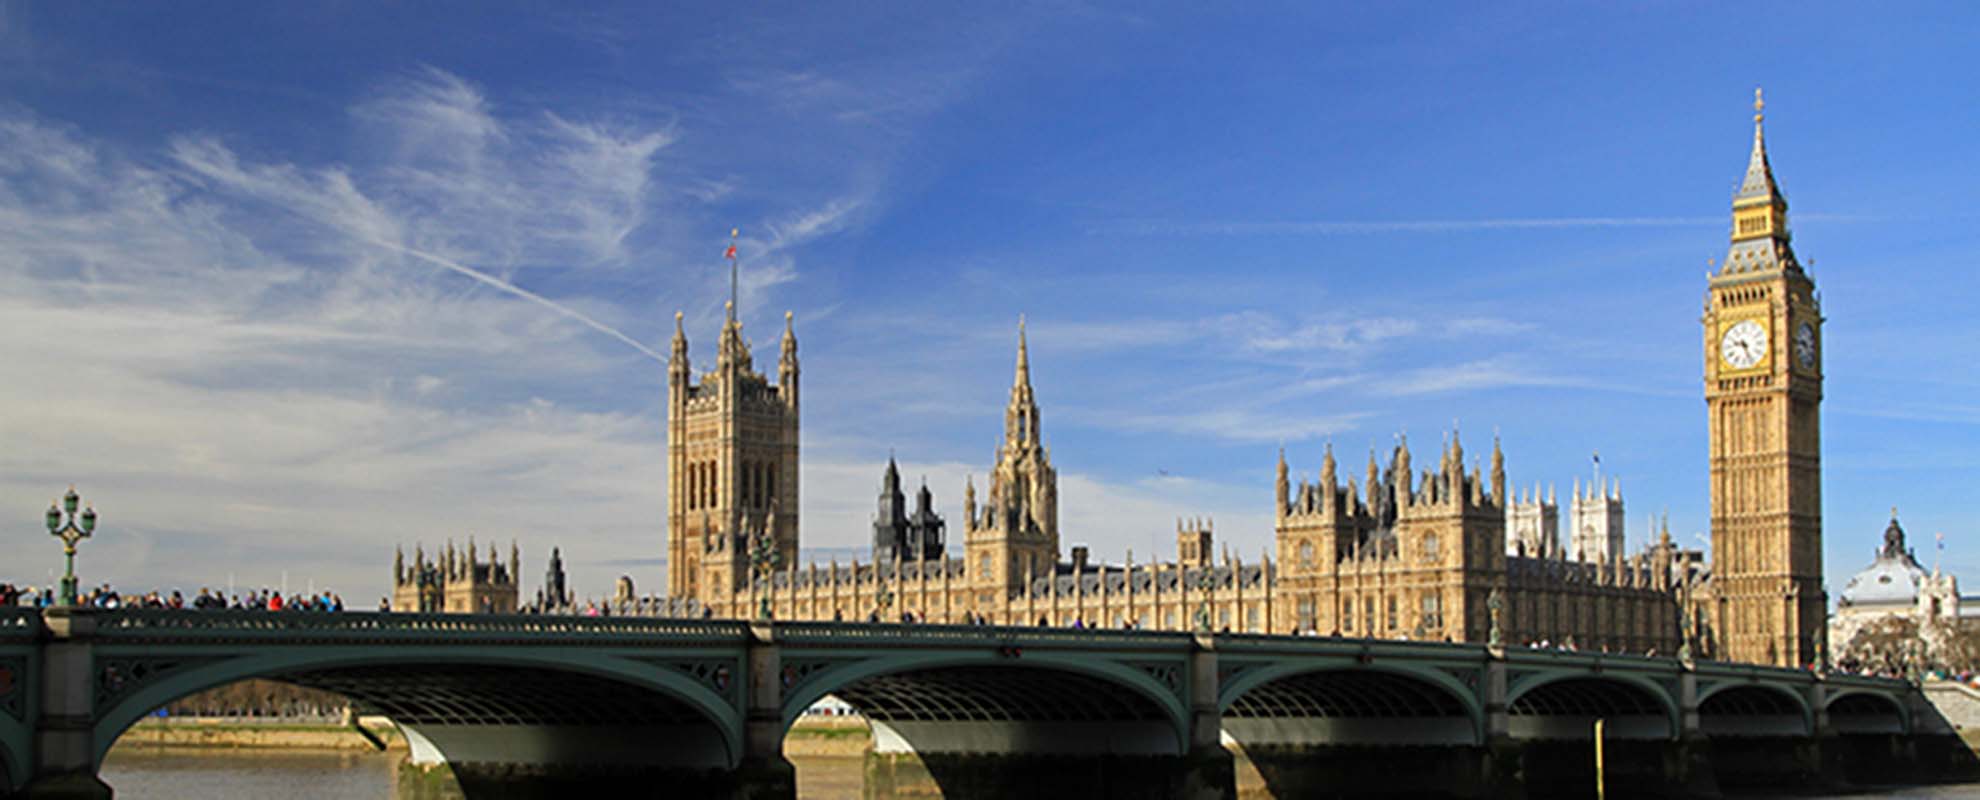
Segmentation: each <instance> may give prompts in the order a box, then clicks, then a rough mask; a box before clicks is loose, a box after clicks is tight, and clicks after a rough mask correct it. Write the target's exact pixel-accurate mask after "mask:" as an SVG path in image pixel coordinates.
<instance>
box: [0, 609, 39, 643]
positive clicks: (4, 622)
mask: <svg viewBox="0 0 1980 800" xmlns="http://www.w3.org/2000/svg"><path fill="white" fill-rule="evenodd" d="M40 630H41V609H38V608H22V607H20V606H11V607H0V639H32V638H34V636H35V634H36V633H38V632H40Z"/></svg>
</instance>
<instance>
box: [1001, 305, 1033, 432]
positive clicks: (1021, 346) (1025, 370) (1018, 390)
mask: <svg viewBox="0 0 1980 800" xmlns="http://www.w3.org/2000/svg"><path fill="white" fill-rule="evenodd" d="M1004 440H1005V442H1006V444H1007V445H1017V444H1030V445H1036V444H1037V443H1038V441H1039V436H1038V402H1037V400H1036V399H1035V398H1033V397H1032V393H1031V354H1030V352H1029V348H1027V347H1026V345H1025V339H1024V316H1023V315H1019V316H1018V346H1017V374H1016V375H1015V376H1014V377H1013V378H1012V379H1011V404H1010V407H1009V408H1007V409H1005V411H1004Z"/></svg>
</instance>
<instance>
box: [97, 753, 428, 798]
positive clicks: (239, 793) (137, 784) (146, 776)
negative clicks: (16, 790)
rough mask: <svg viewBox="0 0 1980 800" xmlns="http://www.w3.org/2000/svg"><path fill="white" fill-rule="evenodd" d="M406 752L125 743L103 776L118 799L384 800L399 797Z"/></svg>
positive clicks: (108, 761) (107, 762)
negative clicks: (189, 747) (399, 769)
mask: <svg viewBox="0 0 1980 800" xmlns="http://www.w3.org/2000/svg"><path fill="white" fill-rule="evenodd" d="M399 757H400V755H399V754H398V753H360V752H340V751H302V750H297V751H289V750H284V751H275V752H265V753H264V752H244V751H213V750H186V749H160V748H144V749H136V748H126V747H118V748H116V749H113V750H111V751H110V756H109V758H106V759H104V761H103V773H102V774H103V782H105V783H108V784H110V788H112V789H114V790H116V792H117V798H118V800H180V798H192V797H204V798H216V800H222V799H224V800H234V798H242V800H245V798H250V797H254V798H268V797H290V798H300V797H310V798H323V800H358V798H363V799H364V800H379V798H389V797H391V796H392V795H393V794H394V792H393V788H394V786H395V785H396V783H397V781H396V779H395V777H396V776H395V772H394V769H395V768H396V766H397V764H398V759H399ZM304 787H306V788H304ZM299 789H300V790H301V791H299Z"/></svg>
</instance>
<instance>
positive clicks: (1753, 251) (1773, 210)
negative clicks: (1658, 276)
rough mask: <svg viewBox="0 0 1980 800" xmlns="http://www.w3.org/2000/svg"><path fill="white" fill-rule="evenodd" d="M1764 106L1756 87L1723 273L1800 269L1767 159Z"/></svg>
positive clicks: (1782, 199)
mask: <svg viewBox="0 0 1980 800" xmlns="http://www.w3.org/2000/svg"><path fill="white" fill-rule="evenodd" d="M1766 107H1767V101H1766V100H1765V99H1764V98H1763V97H1762V95H1761V93H1760V89H1758V88H1755V89H1754V90H1753V152H1752V154H1751V155H1750V156H1749V157H1748V158H1747V162H1746V175H1745V177H1744V178H1743V179H1741V180H1740V183H1739V191H1738V192H1736V193H1734V194H1733V203H1732V212H1733V213H1732V216H1733V226H1732V248H1731V249H1730V250H1729V251H1728V252H1727V253H1726V262H1725V264H1724V265H1723V266H1722V267H1720V269H1719V274H1720V275H1722V276H1731V275H1745V274H1750V273H1756V272H1774V271H1780V270H1786V271H1798V270H1800V269H1801V265H1800V264H1798V263H1797V262H1796V261H1795V258H1794V250H1793V249H1792V248H1790V247H1789V246H1788V239H1789V236H1788V224H1787V209H1788V205H1787V197H1786V196H1785V195H1782V194H1781V187H1780V184H1779V183H1776V182H1775V181H1774V168H1773V165H1772V164H1771V163H1769V162H1768V160H1767V135H1766V130H1765V128H1764V127H1763V123H1764V122H1765V120H1766V115H1765V114H1764V113H1763V111H1764V110H1765V109H1766Z"/></svg>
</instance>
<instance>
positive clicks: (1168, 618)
mask: <svg viewBox="0 0 1980 800" xmlns="http://www.w3.org/2000/svg"><path fill="white" fill-rule="evenodd" d="M1162 627H1164V628H1168V629H1169V630H1175V628H1176V610H1175V609H1173V608H1171V609H1169V610H1167V611H1164V612H1162Z"/></svg>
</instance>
